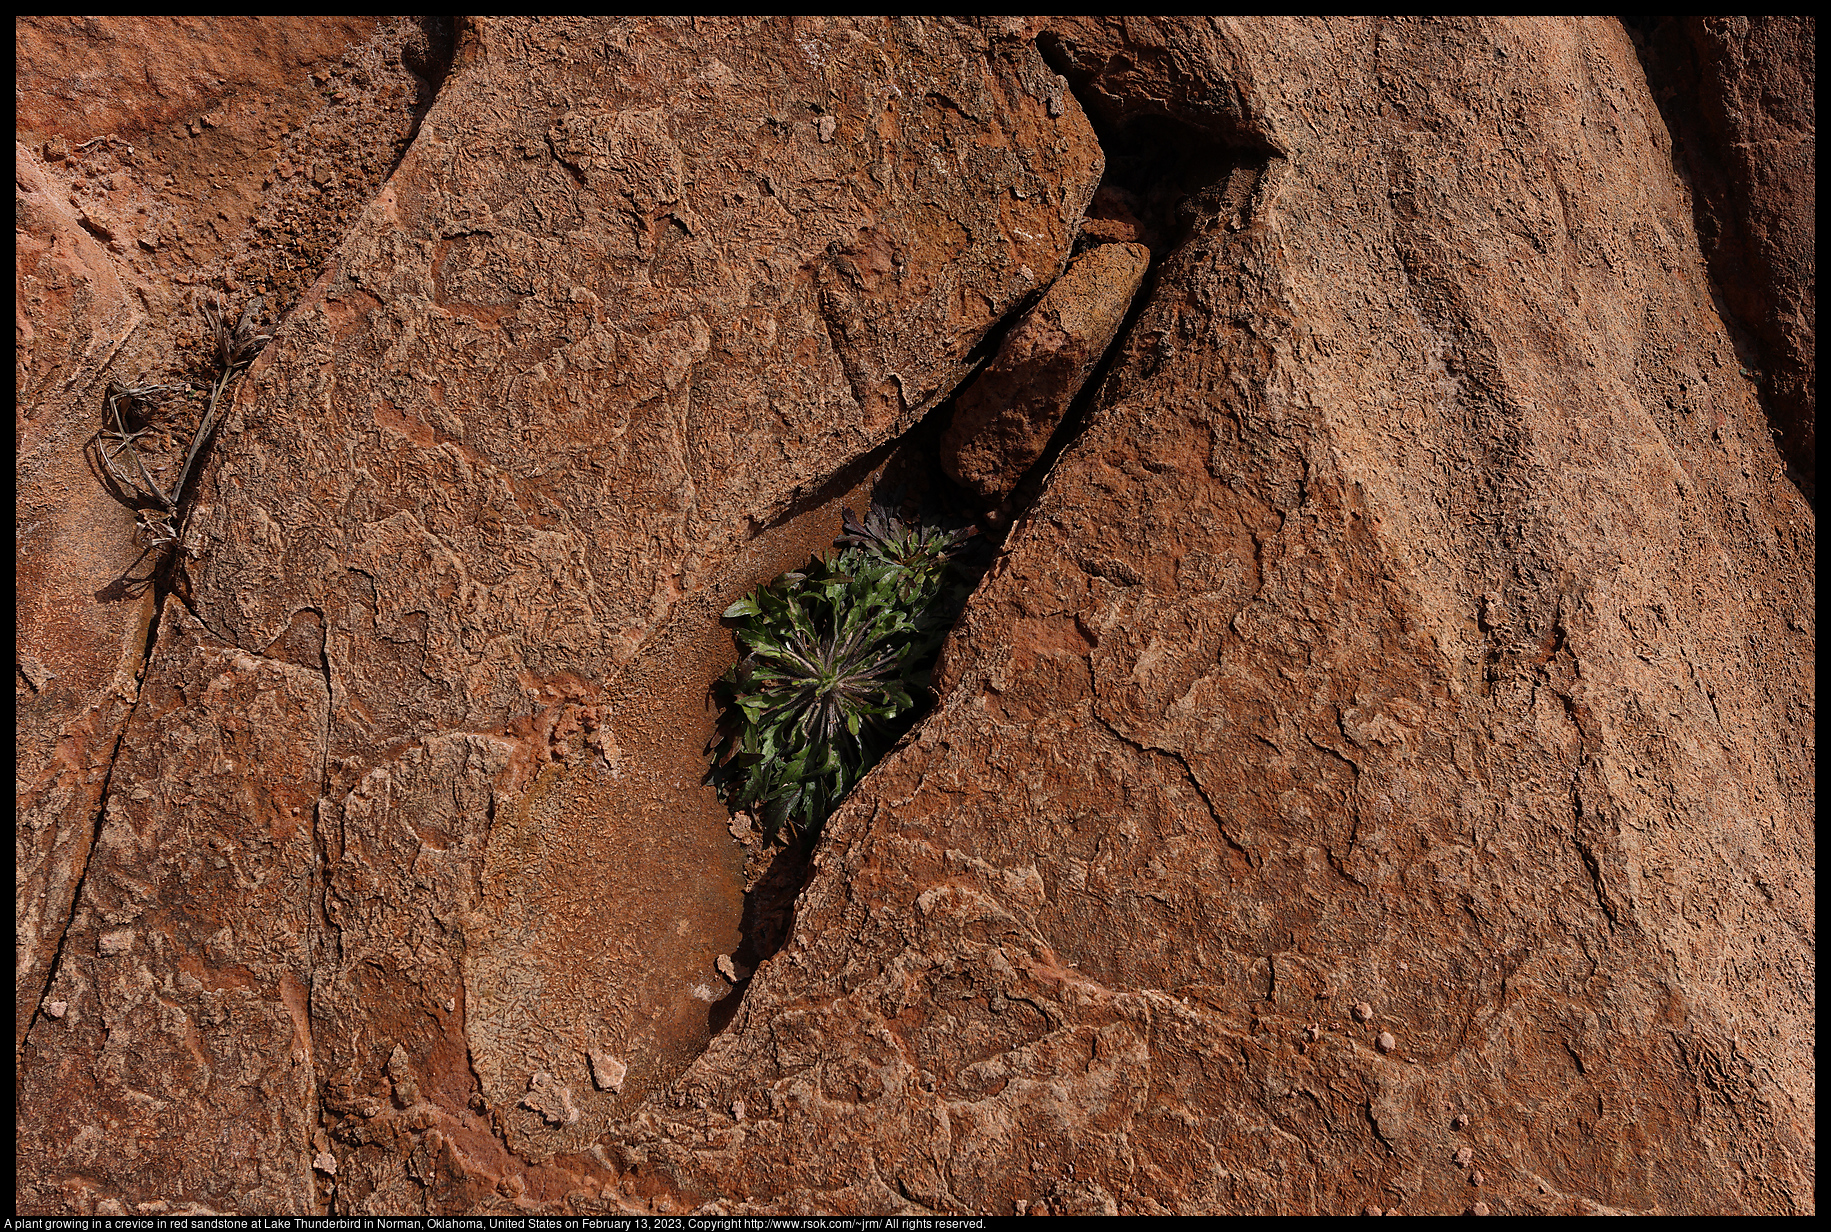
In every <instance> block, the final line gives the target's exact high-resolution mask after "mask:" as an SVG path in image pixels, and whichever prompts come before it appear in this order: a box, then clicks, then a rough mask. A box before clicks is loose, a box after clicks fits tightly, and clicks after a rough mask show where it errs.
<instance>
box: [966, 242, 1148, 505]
mask: <svg viewBox="0 0 1831 1232" xmlns="http://www.w3.org/2000/svg"><path fill="white" fill-rule="evenodd" d="M1150 264H1151V251H1150V249H1148V248H1146V247H1145V246H1144V245H1143V244H1101V245H1100V246H1099V247H1097V248H1091V249H1089V250H1088V251H1086V252H1084V253H1082V254H1081V255H1080V256H1079V257H1076V258H1075V260H1074V263H1073V264H1071V265H1070V266H1069V267H1068V269H1067V270H1066V271H1065V272H1064V273H1063V274H1062V276H1061V277H1060V278H1058V279H1056V281H1055V284H1054V285H1053V286H1051V287H1050V288H1049V290H1048V292H1047V293H1045V294H1044V296H1043V298H1042V299H1041V300H1039V301H1038V302H1037V305H1036V307H1034V308H1032V309H1030V311H1028V312H1026V313H1025V314H1024V315H1023V317H1022V318H1021V319H1020V320H1019V321H1018V322H1017V324H1016V325H1015V326H1013V327H1012V329H1011V332H1010V333H1009V334H1007V335H1006V336H1005V340H1004V341H1003V342H1002V343H1000V344H999V347H998V354H997V355H995V356H993V357H992V362H991V363H990V364H988V365H987V366H986V370H985V371H984V372H982V373H980V374H979V376H978V377H977V378H975V379H974V381H973V383H972V384H971V385H969V386H967V387H966V388H965V389H964V390H962V391H961V393H960V396H959V397H958V398H957V399H956V400H955V404H954V413H953V418H952V419H951V420H950V421H949V423H948V426H947V431H946V432H945V433H944V434H943V435H942V437H941V466H942V469H944V470H945V471H946V472H947V474H948V476H949V477H950V478H951V479H953V480H954V481H955V482H956V483H959V484H961V485H962V486H964V487H966V488H968V489H970V490H972V491H973V492H975V493H976V494H977V495H978V496H979V497H980V498H981V499H983V500H984V501H986V502H987V503H989V504H992V505H996V504H998V502H1000V501H1002V500H1003V499H1004V498H1005V497H1006V496H1008V495H1009V494H1010V493H1011V491H1012V490H1013V489H1014V488H1016V487H1017V484H1018V481H1019V480H1021V479H1022V478H1023V477H1024V472H1026V471H1028V470H1029V469H1030V467H1031V466H1032V465H1034V464H1035V462H1036V460H1037V459H1038V458H1040V457H1042V456H1043V450H1044V449H1045V448H1046V447H1047V446H1048V444H1049V437H1050V436H1051V434H1053V433H1054V432H1055V430H1056V428H1057V427H1058V426H1059V425H1060V424H1061V422H1062V417H1063V416H1064V415H1066V414H1067V413H1068V404H1069V403H1070V402H1072V401H1073V400H1074V396H1075V395H1076V394H1078V393H1079V392H1080V391H1081V387H1082V386H1083V385H1085V384H1086V383H1087V378H1088V376H1089V375H1090V374H1091V373H1092V371H1093V368H1094V365H1095V364H1097V363H1098V362H1099V360H1100V356H1102V355H1104V354H1105V353H1106V348H1107V346H1108V345H1109V344H1110V343H1111V342H1112V340H1113V336H1114V335H1115V334H1117V333H1118V332H1119V326H1120V323H1121V322H1123V321H1124V320H1125V310H1126V309H1127V308H1129V307H1131V304H1132V297H1133V296H1134V295H1136V294H1137V293H1138V287H1139V284H1140V283H1142V282H1143V281H1144V274H1145V271H1146V270H1147V269H1149V268H1150Z"/></svg>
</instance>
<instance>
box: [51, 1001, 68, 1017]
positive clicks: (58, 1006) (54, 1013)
mask: <svg viewBox="0 0 1831 1232" xmlns="http://www.w3.org/2000/svg"><path fill="white" fill-rule="evenodd" d="M69 1008H70V1003H69V1002H68V1001H47V1002H45V1013H47V1014H49V1015H50V1016H51V1017H53V1018H62V1017H63V1016H64V1011H65V1010H67V1009H69Z"/></svg>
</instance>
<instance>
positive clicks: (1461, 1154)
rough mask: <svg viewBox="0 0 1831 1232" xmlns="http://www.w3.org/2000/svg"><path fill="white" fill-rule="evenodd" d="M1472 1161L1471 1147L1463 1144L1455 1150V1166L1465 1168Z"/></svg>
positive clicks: (1473, 1159) (1473, 1154)
mask: <svg viewBox="0 0 1831 1232" xmlns="http://www.w3.org/2000/svg"><path fill="white" fill-rule="evenodd" d="M1474 1162H1475V1152H1474V1150H1472V1149H1471V1148H1469V1147H1466V1146H1465V1147H1463V1148H1461V1149H1460V1150H1458V1151H1457V1152H1456V1166H1457V1167H1458V1168H1466V1167H1468V1166H1469V1165H1470V1164H1472V1163H1474Z"/></svg>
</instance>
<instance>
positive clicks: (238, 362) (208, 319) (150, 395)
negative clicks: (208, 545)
mask: <svg viewBox="0 0 1831 1232" xmlns="http://www.w3.org/2000/svg"><path fill="white" fill-rule="evenodd" d="M261 306H262V301H261V299H260V298H259V297H256V298H255V299H252V300H250V301H249V302H248V304H247V305H246V306H245V307H244V308H243V309H242V312H241V316H240V317H239V318H238V319H237V320H236V323H235V325H234V327H233V328H231V327H230V326H229V325H228V324H227V319H226V318H225V317H224V315H223V307H222V303H221V301H220V300H218V299H217V298H216V297H215V296H214V295H211V296H200V297H199V298H198V300H197V301H196V303H195V304H194V308H195V310H196V312H197V314H198V315H199V316H200V317H202V318H203V321H204V325H205V327H206V329H207V330H208V332H209V335H210V347H211V357H212V358H213V359H214V360H215V361H216V368H217V374H216V379H215V381H213V382H212V383H211V385H210V400H209V404H208V405H207V406H206V407H205V408H204V413H203V417H202V418H201V419H200V420H198V422H197V429H196V431H194V432H193V433H192V434H191V444H190V448H189V449H188V450H187V451H186V452H185V456H184V466H183V467H182V468H181V469H180V470H179V472H178V478H177V481H176V482H175V483H174V484H173V486H172V489H171V491H170V492H169V493H168V492H167V491H166V490H165V489H163V488H161V487H160V486H159V483H158V481H157V480H155V479H154V478H153V476H152V472H151V471H150V470H148V469H147V466H146V462H145V460H144V459H143V458H141V456H140V451H139V449H138V448H136V446H137V445H138V442H139V440H140V438H141V437H143V436H146V435H147V434H148V433H149V432H151V431H152V429H151V428H150V427H141V428H138V429H136V428H133V427H132V426H131V425H130V424H129V422H128V415H127V413H128V409H129V408H130V407H132V406H134V405H136V404H137V405H139V406H141V407H144V408H146V410H147V414H148V415H150V413H151V411H152V409H153V408H154V407H156V406H157V405H158V404H159V403H160V402H162V401H164V400H166V399H168V398H170V397H172V396H174V395H178V394H182V393H186V392H188V387H187V386H182V385H149V384H146V383H144V382H142V383H140V384H137V385H123V384H121V383H120V382H119V381H110V382H109V383H108V399H107V403H106V407H107V420H106V422H105V423H104V424H103V426H102V429H101V431H100V432H98V433H97V434H96V452H97V454H99V455H100V457H101V463H102V469H103V471H104V472H105V473H106V474H107V476H108V479H109V482H111V483H112V484H113V485H114V486H115V488H116V491H117V492H118V493H119V494H120V496H121V498H122V499H123V500H126V501H128V502H129V503H131V504H133V505H134V506H135V507H136V510H137V513H136V517H137V519H138V521H139V525H140V533H141V535H142V536H143V537H144V538H145V540H146V543H147V546H148V548H149V549H157V548H164V547H169V546H171V545H172V544H175V543H177V542H179V539H180V535H179V533H178V520H179V519H178V505H179V502H180V501H182V500H183V499H184V491H185V487H186V485H188V484H189V483H190V480H191V471H192V468H194V467H195V466H196V465H197V458H198V456H199V455H200V454H201V453H202V452H203V447H204V444H205V443H206V442H207V441H208V440H209V439H210V437H211V436H212V435H213V434H214V433H215V431H216V422H217V418H218V416H219V415H220V414H221V412H222V409H223V395H224V394H225V393H227V392H228V389H229V385H230V382H232V381H233V380H234V379H235V377H236V376H238V375H239V374H240V373H242V372H244V371H246V370H247V367H248V365H249V364H250V363H252V362H253V361H254V357H255V356H256V355H258V354H260V350H261V348H262V347H263V346H265V345H266V344H267V343H268V342H269V341H271V336H270V335H268V334H262V333H257V332H256V327H257V326H258V324H259V322H260V315H261ZM123 458H125V459H127V463H131V465H128V464H127V463H124V462H123V461H122V459H123Z"/></svg>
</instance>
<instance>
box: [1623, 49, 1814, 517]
mask: <svg viewBox="0 0 1831 1232" xmlns="http://www.w3.org/2000/svg"><path fill="white" fill-rule="evenodd" d="M1635 25H1636V27H1637V28H1638V29H1640V30H1642V31H1644V34H1643V39H1644V43H1643V55H1644V56H1645V57H1646V59H1647V61H1648V64H1649V71H1650V75H1653V76H1655V77H1656V78H1657V80H1658V88H1657V89H1656V90H1655V91H1654V98H1655V99H1656V100H1658V102H1659V104H1660V107H1661V109H1662V111H1663V113H1664V115H1665V118H1666V122H1667V124H1668V126H1669V127H1670V128H1671V129H1672V131H1673V136H1674V138H1675V141H1674V144H1675V146H1676V148H1677V150H1678V152H1679V154H1680V155H1681V161H1682V165H1683V166H1684V168H1685V170H1686V173H1687V175H1688V176H1689V178H1690V181H1691V184H1692V186H1693V190H1694V192H1695V193H1696V198H1695V201H1696V205H1697V215H1698V231H1699V235H1698V238H1699V240H1700V241H1701V242H1702V244H1703V248H1704V254H1705V256H1706V257H1708V258H1709V261H1710V270H1711V275H1712V279H1713V283H1714V285H1715V287H1716V288H1717V290H1718V293H1719V294H1720V295H1721V296H1722V300H1723V303H1724V305H1725V306H1726V307H1727V308H1728V311H1729V316H1730V319H1731V321H1732V322H1733V323H1734V324H1736V325H1737V326H1739V327H1740V328H1741V329H1743V330H1746V331H1748V335H1749V338H1750V341H1751V342H1752V343H1753V345H1752V346H1751V347H1750V348H1749V353H1748V358H1749V362H1750V364H1751V366H1754V367H1756V368H1758V369H1759V370H1760V372H1761V387H1762V393H1763V396H1764V398H1765V400H1766V402H1767V407H1768V417H1769V419H1770V420H1772V421H1773V424H1774V429H1775V432H1776V433H1777V434H1778V436H1779V437H1780V440H1779V445H1780V452H1781V455H1782V456H1783V457H1785V458H1786V459H1787V462H1788V464H1789V465H1790V467H1791V468H1792V473H1793V476H1794V478H1795V480H1796V481H1797V482H1798V483H1799V484H1800V486H1801V488H1802V489H1803V490H1804V491H1805V493H1806V496H1807V498H1808V499H1811V498H1812V496H1813V494H1814V490H1815V485H1816V483H1817V461H1818V439H1817V430H1816V426H1815V423H1816V408H1817V402H1818V362H1817V350H1816V347H1815V346H1814V328H1813V327H1814V322H1815V321H1816V312H1817V279H1818V209H1817V197H1818V166H1817V162H1818V160H1817V125H1818V117H1817V101H1818V88H1817V87H1818V22H1817V20H1816V19H1815V18H1812V17H1797V16H1791V17H1685V18H1677V17H1669V18H1644V19H1639V20H1637V21H1636V22H1635Z"/></svg>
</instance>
